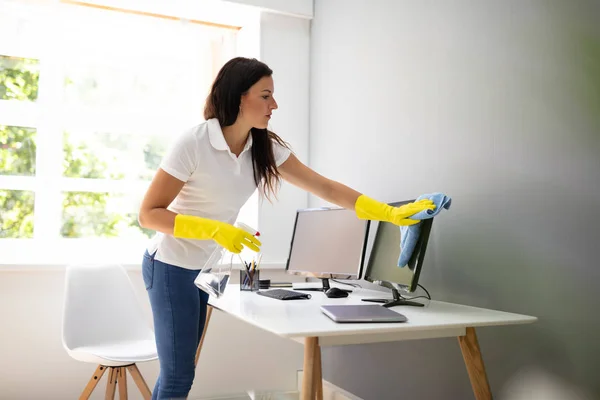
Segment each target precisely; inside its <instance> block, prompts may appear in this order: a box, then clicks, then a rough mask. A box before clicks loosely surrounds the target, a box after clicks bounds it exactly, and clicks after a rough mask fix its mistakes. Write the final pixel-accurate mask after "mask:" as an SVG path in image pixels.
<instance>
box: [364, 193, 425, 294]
mask: <svg viewBox="0 0 600 400" xmlns="http://www.w3.org/2000/svg"><path fill="white" fill-rule="evenodd" d="M403 203H405V202H402V203H392V204H393V205H398V204H403ZM432 222H433V219H426V220H423V221H422V222H421V234H420V235H419V240H418V242H417V245H416V247H415V250H414V252H413V254H412V256H411V258H410V260H409V262H408V265H406V266H404V267H398V258H399V256H400V228H399V227H398V226H396V225H394V224H391V223H389V222H379V223H378V226H377V229H375V234H374V238H373V246H372V248H371V251H370V253H369V256H368V261H367V267H366V270H365V276H364V279H365V280H367V281H369V282H373V283H379V284H381V283H380V282H379V281H383V282H384V284H383V285H382V286H387V287H390V288H395V289H398V290H403V291H406V292H414V291H415V290H416V289H417V284H418V281H419V274H420V272H421V265H422V263H423V258H424V256H425V249H426V247H427V241H428V239H429V233H430V231H431V225H432Z"/></svg>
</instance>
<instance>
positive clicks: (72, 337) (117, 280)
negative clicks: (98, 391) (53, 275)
mask: <svg viewBox="0 0 600 400" xmlns="http://www.w3.org/2000/svg"><path fill="white" fill-rule="evenodd" d="M62 342H63V346H64V348H65V349H66V350H67V353H68V354H69V355H70V356H71V357H73V358H74V359H76V360H78V361H83V362H89V363H94V364H98V367H97V368H96V371H95V372H94V374H93V375H92V377H91V379H90V380H89V382H88V384H87V386H86V387H85V389H84V390H83V392H82V394H81V396H80V397H79V398H80V400H81V399H87V398H89V396H90V395H91V394H92V391H93V390H94V388H95V387H96V385H97V384H98V381H99V380H100V378H102V375H104V373H105V372H106V370H108V381H107V385H106V398H107V399H113V398H114V395H115V391H116V386H117V383H118V384H119V398H120V399H126V398H127V378H126V370H128V371H129V373H130V374H131V376H132V377H133V380H134V382H135V384H136V385H137V387H138V388H139V390H140V392H142V395H143V397H144V399H150V398H151V396H152V394H151V392H150V390H149V389H148V385H147V384H146V382H145V381H144V378H143V377H142V375H141V374H140V371H139V370H138V368H137V366H136V363H140V362H145V361H152V360H156V359H157V358H158V355H157V353H156V344H155V341H154V333H153V332H152V329H151V328H150V326H149V324H148V323H147V321H146V320H145V318H144V315H143V313H142V309H141V305H140V303H139V302H138V299H137V298H136V294H135V292H134V289H133V285H132V284H131V281H130V280H129V277H128V276H127V273H126V272H125V269H124V268H123V267H122V266H120V265H98V266H96V265H94V266H90V265H81V266H68V267H67V273H66V279H65V300H64V310H63V325H62Z"/></svg>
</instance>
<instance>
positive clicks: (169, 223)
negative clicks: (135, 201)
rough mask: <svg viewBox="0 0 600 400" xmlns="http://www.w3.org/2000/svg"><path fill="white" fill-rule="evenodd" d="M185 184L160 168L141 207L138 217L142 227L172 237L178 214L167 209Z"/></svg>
mask: <svg viewBox="0 0 600 400" xmlns="http://www.w3.org/2000/svg"><path fill="white" fill-rule="evenodd" d="M184 184H185V182H182V181H180V180H179V179H177V178H175V177H173V176H171V175H169V174H168V173H166V172H165V171H163V170H162V169H161V168H159V169H158V170H157V172H156V175H154V178H153V179H152V182H151V183H150V186H149V187H148V190H147V191H146V195H145V196H144V200H143V201H142V205H141V207H140V212H139V215H138V222H139V223H140V226H141V227H143V228H147V229H153V230H155V231H159V232H162V233H167V234H169V235H172V234H173V226H174V225H175V216H176V215H177V214H176V213H174V212H173V211H169V210H167V207H168V206H169V204H171V202H172V201H173V200H174V199H175V197H176V196H177V195H178V194H179V192H180V191H181V188H182V187H183V185H184Z"/></svg>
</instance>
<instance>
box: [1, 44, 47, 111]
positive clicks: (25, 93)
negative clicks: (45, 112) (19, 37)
mask: <svg viewBox="0 0 600 400" xmlns="http://www.w3.org/2000/svg"><path fill="white" fill-rule="evenodd" d="M39 78H40V69H39V61H38V60H35V59H32V58H19V57H10V56H4V55H0V100H29V101H35V100H36V99H37V96H38V81H39Z"/></svg>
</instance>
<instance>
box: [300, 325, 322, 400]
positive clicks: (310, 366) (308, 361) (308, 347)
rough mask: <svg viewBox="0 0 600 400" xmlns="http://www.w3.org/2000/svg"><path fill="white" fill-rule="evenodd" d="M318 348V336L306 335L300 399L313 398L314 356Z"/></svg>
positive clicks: (314, 386)
mask: <svg viewBox="0 0 600 400" xmlns="http://www.w3.org/2000/svg"><path fill="white" fill-rule="evenodd" d="M318 348H319V338H317V337H307V338H305V339H304V371H303V373H302V393H301V394H300V398H301V399H302V400H313V399H314V396H315V391H316V385H315V384H316V382H315V370H314V366H315V361H316V360H315V357H316V353H317V350H318Z"/></svg>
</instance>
